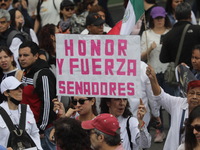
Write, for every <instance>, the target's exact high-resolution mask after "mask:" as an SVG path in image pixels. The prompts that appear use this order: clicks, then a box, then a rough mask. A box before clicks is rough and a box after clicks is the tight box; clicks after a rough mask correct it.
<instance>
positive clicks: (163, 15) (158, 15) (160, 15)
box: [152, 14, 166, 19]
mask: <svg viewBox="0 0 200 150" xmlns="http://www.w3.org/2000/svg"><path fill="white" fill-rule="evenodd" d="M157 17H163V18H165V17H166V14H157V15H154V16H152V18H153V19H155V18H157Z"/></svg>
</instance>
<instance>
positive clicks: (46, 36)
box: [38, 24, 56, 55]
mask: <svg viewBox="0 0 200 150" xmlns="http://www.w3.org/2000/svg"><path fill="white" fill-rule="evenodd" d="M55 28H56V26H55V25H54V24H46V25H45V26H43V27H42V29H41V30H40V32H39V37H38V39H39V40H38V41H39V47H40V48H41V49H44V50H45V51H47V52H48V53H49V54H50V55H55V47H54V45H53V39H52V38H51V35H53V36H55Z"/></svg>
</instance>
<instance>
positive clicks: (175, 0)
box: [172, 0, 183, 10]
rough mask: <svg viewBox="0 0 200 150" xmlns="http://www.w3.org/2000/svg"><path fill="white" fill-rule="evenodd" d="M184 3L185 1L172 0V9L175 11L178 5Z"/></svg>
mask: <svg viewBox="0 0 200 150" xmlns="http://www.w3.org/2000/svg"><path fill="white" fill-rule="evenodd" d="M182 2H183V0H172V8H173V10H175V9H176V6H177V5H178V4H180V3H182Z"/></svg>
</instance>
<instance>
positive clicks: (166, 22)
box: [149, 15, 172, 29]
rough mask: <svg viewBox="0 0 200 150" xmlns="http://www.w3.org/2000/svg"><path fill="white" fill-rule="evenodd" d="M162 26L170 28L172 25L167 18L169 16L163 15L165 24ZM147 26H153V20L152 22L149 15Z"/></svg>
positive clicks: (151, 27)
mask: <svg viewBox="0 0 200 150" xmlns="http://www.w3.org/2000/svg"><path fill="white" fill-rule="evenodd" d="M164 26H165V28H171V27H172V25H171V22H170V20H169V17H168V16H167V15H166V16H165V24H164ZM149 28H150V29H153V28H154V22H153V18H152V16H150V19H149Z"/></svg>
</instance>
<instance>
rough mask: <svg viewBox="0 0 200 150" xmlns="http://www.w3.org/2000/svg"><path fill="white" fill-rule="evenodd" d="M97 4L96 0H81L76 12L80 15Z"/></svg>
mask: <svg viewBox="0 0 200 150" xmlns="http://www.w3.org/2000/svg"><path fill="white" fill-rule="evenodd" d="M97 4H98V0H83V1H82V2H81V3H79V4H78V8H77V10H76V14H77V15H80V14H81V13H83V12H84V11H89V10H90V8H91V7H92V6H94V5H97Z"/></svg>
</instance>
